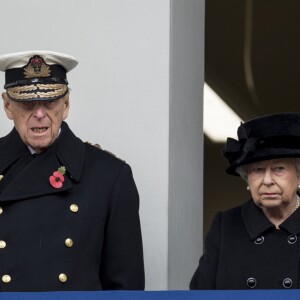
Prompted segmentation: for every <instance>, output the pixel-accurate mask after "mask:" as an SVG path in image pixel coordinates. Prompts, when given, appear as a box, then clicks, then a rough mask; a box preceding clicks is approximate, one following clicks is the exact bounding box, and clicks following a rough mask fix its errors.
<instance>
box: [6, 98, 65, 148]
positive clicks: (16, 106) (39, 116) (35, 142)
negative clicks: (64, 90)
mask: <svg viewBox="0 0 300 300" xmlns="http://www.w3.org/2000/svg"><path fill="white" fill-rule="evenodd" d="M2 98H3V101H4V109H5V112H6V115H7V117H8V118H9V119H10V120H13V122H14V124H15V128H16V130H17V131H18V133H19V135H20V137H21V139H22V141H23V142H24V143H25V144H26V145H29V146H31V147H32V148H33V149H35V150H36V152H37V153H39V152H40V151H42V149H44V148H47V147H49V146H50V145H51V144H53V142H54V141H55V140H56V138H57V136H58V132H59V128H60V126H61V123H62V121H63V120H65V119H66V118H67V116H68V112H69V95H68V94H67V95H66V96H64V97H63V98H60V99H57V100H55V101H30V102H15V101H12V100H10V99H9V98H8V97H7V94H6V93H3V94H2Z"/></svg>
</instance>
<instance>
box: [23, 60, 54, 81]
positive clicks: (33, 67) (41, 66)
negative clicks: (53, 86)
mask: <svg viewBox="0 0 300 300" xmlns="http://www.w3.org/2000/svg"><path fill="white" fill-rule="evenodd" d="M24 75H25V78H34V77H49V76H50V75H51V70H50V66H49V65H47V64H46V63H45V61H44V59H43V58H42V57H40V56H38V55H35V56H33V57H31V58H30V59H29V62H28V64H27V65H26V67H25V68H24Z"/></svg>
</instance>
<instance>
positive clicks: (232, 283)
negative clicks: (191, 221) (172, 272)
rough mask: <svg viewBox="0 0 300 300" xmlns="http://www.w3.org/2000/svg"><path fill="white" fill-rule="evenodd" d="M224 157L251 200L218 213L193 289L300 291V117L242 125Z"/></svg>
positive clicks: (270, 117)
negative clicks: (242, 182) (245, 185)
mask: <svg viewBox="0 0 300 300" xmlns="http://www.w3.org/2000/svg"><path fill="white" fill-rule="evenodd" d="M223 154H224V156H225V157H226V158H227V160H228V161H229V167H228V169H227V170H226V171H227V173H229V174H231V175H240V176H241V177H242V178H243V179H245V181H246V182H247V185H248V187H247V189H248V190H249V191H250V193H251V199H250V200H248V201H247V202H246V203H244V204H242V205H241V206H238V207H236V208H232V209H229V210H227V211H225V212H219V213H217V214H216V216H215V217H214V220H213V223H212V225H211V228H210V230H209V232H208V234H207V237H206V240H205V253H204V254H203V256H202V257H201V259H200V262H199V266H198V268H197V270H196V272H195V274H194V276H193V278H192V280H191V283H190V288H191V289H248V288H249V289H253V288H257V289H281V288H287V289H288V288H300V265H299V264H300V237H299V233H300V209H298V208H299V205H300V200H299V197H298V195H297V191H298V189H299V184H300V177H299V176H300V164H299V159H298V158H300V113H281V114H274V115H268V116H263V117H259V118H256V119H253V120H250V121H248V122H246V123H244V124H242V125H241V126H240V127H239V128H238V141H237V140H234V139H231V138H228V139H227V143H226V145H225V148H224V151H223ZM220 201H222V199H221V198H220Z"/></svg>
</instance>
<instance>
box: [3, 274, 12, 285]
mask: <svg viewBox="0 0 300 300" xmlns="http://www.w3.org/2000/svg"><path fill="white" fill-rule="evenodd" d="M2 281H3V282H4V283H9V282H10V281H11V277H10V276H9V275H3V276H2Z"/></svg>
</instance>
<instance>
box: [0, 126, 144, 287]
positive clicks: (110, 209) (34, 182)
mask: <svg viewBox="0 0 300 300" xmlns="http://www.w3.org/2000/svg"><path fill="white" fill-rule="evenodd" d="M0 157H1V158H2V159H1V160H0V174H1V175H3V176H4V178H3V180H2V181H0V207H1V208H2V209H3V212H2V213H1V214H0V239H1V240H4V241H5V242H6V245H7V246H6V247H5V248H3V249H0V270H1V276H2V275H4V274H8V275H10V276H11V282H9V283H3V282H2V281H1V282H0V290H1V291H9V292H19V291H67V290H101V289H103V290H108V289H109V290H118V289H119V290H120V289H124V290H129V289H132V290H140V289H144V264H143V248H142V237H141V229H140V221H139V213H138V210H139V196H138V192H137V189H136V186H135V183H134V179H133V176H132V172H131V168H130V166H129V165H128V164H126V163H125V162H124V161H122V160H119V159H117V158H115V157H114V156H112V155H110V154H108V153H107V152H105V151H103V150H100V149H98V148H96V147H94V146H92V145H89V144H87V143H83V142H82V141H81V140H80V139H79V138H77V137H76V136H75V135H74V134H73V133H72V132H71V130H70V129H69V127H68V126H67V124H66V123H63V125H62V130H61V133H60V135H59V138H58V139H57V140H56V142H55V143H54V144H53V146H52V147H50V148H49V149H48V150H47V151H44V152H43V153H41V154H39V155H37V156H36V157H35V158H32V156H31V155H30V152H29V151H28V149H27V147H26V146H25V145H24V144H23V143H22V141H21V139H20V137H19V135H18V133H17V132H16V131H15V130H13V131H12V132H11V133H10V134H9V135H8V136H6V137H4V138H1V139H0ZM61 166H65V168H66V174H65V175H64V182H63V186H62V187H61V188H54V187H53V186H52V185H51V184H50V182H49V177H50V176H51V175H52V174H53V172H54V171H57V170H58V168H59V167H61ZM1 185H3V186H2V187H1ZM72 204H76V205H77V206H78V208H79V209H78V212H75V213H74V212H72V211H71V210H70V206H71V205H72ZM67 238H71V239H72V240H73V242H74V244H73V246H72V247H70V248H68V247H66V245H65V240H66V239H67ZM61 273H65V274H66V275H67V277H68V278H67V281H66V282H65V283H62V282H60V281H59V279H58V276H59V274H61Z"/></svg>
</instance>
